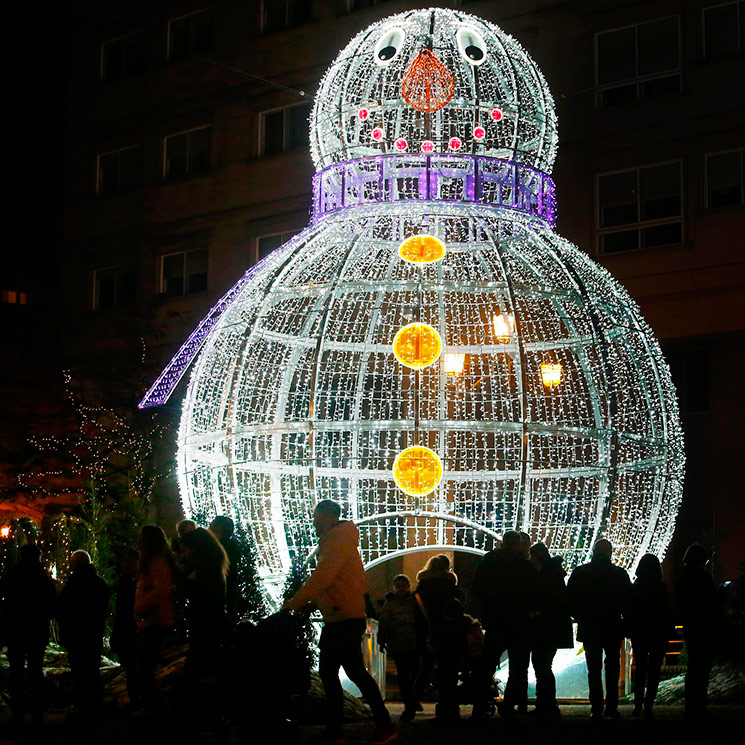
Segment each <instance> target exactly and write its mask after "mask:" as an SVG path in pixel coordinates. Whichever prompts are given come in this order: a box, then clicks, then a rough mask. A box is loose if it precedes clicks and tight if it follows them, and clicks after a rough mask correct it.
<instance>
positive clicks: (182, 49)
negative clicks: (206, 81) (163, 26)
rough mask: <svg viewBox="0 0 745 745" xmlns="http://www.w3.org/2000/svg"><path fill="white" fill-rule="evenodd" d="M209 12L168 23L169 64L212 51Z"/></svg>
mask: <svg viewBox="0 0 745 745" xmlns="http://www.w3.org/2000/svg"><path fill="white" fill-rule="evenodd" d="M212 28H213V19H212V11H211V10H200V11H199V12H197V13H190V14H189V15H188V16H182V17H181V18H173V19H172V20H170V21H168V59H169V60H170V61H171V62H176V61H177V60H180V59H184V58H186V57H190V56H191V55H193V54H202V53H204V52H209V51H210V50H211V49H212Z"/></svg>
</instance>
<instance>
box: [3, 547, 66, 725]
mask: <svg viewBox="0 0 745 745" xmlns="http://www.w3.org/2000/svg"><path fill="white" fill-rule="evenodd" d="M18 553H19V561H18V564H16V566H14V567H13V568H12V569H11V570H10V571H9V572H8V574H7V576H6V577H5V579H4V581H3V582H2V585H0V596H2V619H3V636H4V638H5V641H6V642H7V644H8V665H9V667H10V708H11V711H12V723H13V724H14V725H21V724H22V723H23V711H24V707H25V702H24V698H25V696H24V681H23V678H24V668H25V666H26V665H28V672H29V679H30V681H31V716H32V720H33V722H34V723H35V724H41V723H42V720H43V716H44V652H45V650H46V648H47V644H49V621H50V620H51V619H52V617H53V616H54V604H55V600H56V596H57V589H56V587H55V585H54V580H53V579H52V578H51V577H50V576H49V573H48V572H47V571H46V569H44V567H43V566H42V563H41V561H40V556H41V554H40V551H39V548H38V547H37V546H36V544H34V543H27V544H25V545H24V546H21V548H20V549H19V552H18Z"/></svg>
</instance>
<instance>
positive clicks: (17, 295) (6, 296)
mask: <svg viewBox="0 0 745 745" xmlns="http://www.w3.org/2000/svg"><path fill="white" fill-rule="evenodd" d="M0 298H1V299H2V301H3V302H4V303H8V304H9V305H26V302H27V300H28V297H27V295H26V293H25V292H18V291H17V290H3V291H2V292H1V293H0Z"/></svg>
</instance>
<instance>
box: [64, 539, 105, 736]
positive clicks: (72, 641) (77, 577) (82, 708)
mask: <svg viewBox="0 0 745 745" xmlns="http://www.w3.org/2000/svg"><path fill="white" fill-rule="evenodd" d="M70 568H71V569H72V573H71V574H70V577H69V578H68V580H67V582H65V585H64V587H63V588H62V591H61V592H60V595H59V598H58V600H57V621H58V622H59V629H60V642H61V644H62V646H63V647H65V649H66V650H67V660H68V662H69V663H70V672H71V674H72V680H73V685H74V687H75V715H74V717H73V718H74V719H79V720H80V723H90V722H91V721H92V720H93V719H95V718H97V717H98V716H99V715H100V711H101V705H102V693H103V691H102V686H101V655H102V654H103V636H104V632H105V630H106V629H105V625H106V615H107V613H108V607H109V595H110V590H109V587H108V585H107V584H106V582H104V580H103V579H102V578H101V577H99V576H98V573H97V572H96V568H95V567H94V566H93V564H92V563H91V557H90V554H88V552H87V551H82V550H78V551H75V552H73V554H72V556H71V557H70Z"/></svg>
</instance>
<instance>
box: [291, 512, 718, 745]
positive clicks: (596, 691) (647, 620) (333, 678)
mask: <svg viewBox="0 0 745 745" xmlns="http://www.w3.org/2000/svg"><path fill="white" fill-rule="evenodd" d="M314 525H315V528H316V533H317V534H318V536H319V546H318V563H317V566H316V569H315V571H314V572H313V574H312V575H311V577H310V578H309V580H308V581H307V582H306V584H305V585H304V586H303V587H302V588H301V589H300V590H299V591H298V592H297V593H296V595H295V596H293V597H292V598H290V599H289V600H287V601H286V602H285V605H284V607H285V608H286V609H289V610H301V609H302V608H303V607H304V606H305V605H306V604H307V603H309V602H310V601H313V602H315V603H316V605H317V607H318V608H319V609H320V611H321V613H322V615H323V620H324V627H323V632H322V634H321V639H320V644H319V648H320V674H321V679H322V682H323V685H324V689H325V691H326V697H327V706H328V712H327V736H326V741H327V742H329V743H340V742H343V741H344V739H343V733H342V728H341V713H342V703H341V685H340V683H339V669H340V668H341V667H343V668H344V671H345V673H346V675H347V677H348V678H349V679H350V680H351V681H352V682H353V683H355V684H356V685H357V687H358V688H359V690H360V691H361V692H362V694H363V696H364V698H365V699H366V700H367V702H368V704H369V705H370V708H371V711H372V713H373V716H374V718H375V722H376V729H375V733H374V735H373V739H372V742H376V743H384V742H388V741H389V740H391V739H393V738H394V737H395V736H396V728H395V726H394V725H393V724H392V723H391V719H390V716H389V713H388V711H387V710H386V707H385V705H384V703H383V700H382V697H381V694H380V691H379V690H378V687H377V685H376V683H375V681H374V679H373V678H372V676H371V675H370V674H369V673H368V672H367V670H365V667H364V665H363V661H362V652H361V641H362V635H363V633H364V631H365V615H366V610H365V599H364V595H365V586H366V585H365V577H364V568H363V566H362V561H361V559H360V555H359V551H358V545H357V544H358V540H359V533H358V531H357V528H356V526H355V525H354V524H353V523H352V522H351V521H347V520H342V519H341V507H340V505H338V504H337V503H335V502H333V501H330V500H324V501H322V502H319V503H318V504H317V505H316V508H315V511H314ZM709 558H710V557H709V554H708V552H707V551H706V549H705V548H704V547H703V546H701V545H699V544H694V545H693V546H691V547H690V548H689V549H688V551H687V552H686V554H685V557H684V559H683V569H682V572H681V575H680V580H679V583H678V586H677V592H676V595H677V599H678V602H679V604H680V609H679V613H680V618H681V621H682V624H683V633H684V637H685V641H686V645H687V651H688V672H687V674H686V686H685V713H686V715H687V716H689V717H691V718H704V717H705V716H706V713H707V712H706V691H707V684H708V678H709V674H710V672H711V667H712V663H713V650H714V644H715V639H716V637H717V633H718V625H719V624H720V622H721V605H720V601H719V597H718V594H717V590H716V588H715V586H714V582H713V580H712V577H711V574H710V573H709V571H708V569H707V564H708V562H709ZM565 577H566V572H565V571H564V569H563V567H562V562H561V559H560V558H559V557H552V556H551V555H550V553H549V551H548V548H547V547H546V546H545V545H544V544H542V543H535V544H533V545H531V541H530V537H529V536H528V535H527V534H525V533H518V532H516V531H511V530H510V531H507V532H505V534H504V536H503V539H502V542H501V545H500V546H499V547H498V548H497V549H495V550H493V551H490V552H488V553H487V554H486V555H485V556H484V557H483V558H482V559H481V561H480V562H479V564H478V565H477V567H476V571H475V574H474V578H473V582H472V583H471V587H470V588H468V591H467V592H466V591H464V589H463V588H461V587H460V586H459V583H458V578H457V576H456V575H455V572H453V570H452V568H451V566H450V560H449V558H448V557H447V555H445V554H440V555H437V556H434V557H432V558H430V559H429V561H428V562H427V565H426V566H425V567H424V568H423V569H422V570H421V571H420V572H419V573H418V574H417V577H416V587H415V589H414V591H412V588H411V581H410V579H409V577H408V576H406V575H404V574H399V575H397V576H396V577H395V578H394V580H393V589H392V591H391V592H390V593H388V595H387V597H386V600H385V603H384V605H383V607H382V609H381V612H380V618H379V632H378V640H379V643H380V645H381V647H382V648H383V649H385V650H387V651H388V652H389V653H390V655H391V656H392V658H393V661H394V664H395V666H396V670H397V677H398V683H399V687H400V693H401V698H402V700H403V702H404V711H403V713H402V714H401V718H400V721H401V722H404V723H405V722H410V721H411V720H412V719H414V717H415V716H416V713H417V712H418V711H421V710H422V706H421V698H422V696H423V693H424V690H425V687H426V686H427V684H428V683H429V682H430V679H431V677H432V673H433V670H435V669H436V670H437V704H436V707H435V716H436V718H437V720H439V721H441V722H443V723H446V724H447V723H452V722H455V721H457V720H459V719H460V705H461V704H462V703H470V704H472V710H471V715H470V719H471V720H473V721H476V722H478V721H479V720H481V719H483V717H485V716H487V715H489V714H491V713H493V709H494V708H496V706H495V695H494V694H495V690H494V688H493V680H494V673H495V670H496V668H497V666H498V665H499V663H500V660H501V658H502V655H503V654H504V653H505V652H507V655H508V665H509V668H508V671H509V672H508V678H507V684H506V686H505V690H504V695H503V697H502V701H501V703H500V704H499V707H498V708H499V714H500V716H501V717H503V718H505V719H511V718H513V717H515V715H516V714H518V713H528V670H529V666H530V665H531V663H532V665H533V670H534V673H535V679H536V691H535V694H536V695H535V709H534V710H533V711H532V712H530V713H531V714H533V715H534V716H539V717H557V716H560V715H561V712H560V709H559V706H558V703H557V699H556V680H555V677H554V673H553V669H552V666H553V660H554V658H555V656H556V653H557V651H558V650H559V649H562V648H571V647H573V646H574V638H573V637H574V634H573V626H572V624H573V622H576V624H577V639H578V641H580V642H581V643H582V644H583V646H584V650H585V658H586V663H587V679H588V688H589V698H590V718H591V719H592V720H598V719H601V718H602V717H608V718H611V719H612V718H618V717H620V716H621V714H620V712H619V709H618V694H619V691H618V688H619V677H620V658H621V647H622V643H623V640H624V639H625V638H630V639H631V643H632V648H633V651H634V657H635V660H636V672H635V677H634V708H633V712H632V714H633V716H635V717H641V716H644V717H646V718H652V716H653V707H654V701H655V698H656V695H657V689H658V685H659V681H660V673H661V667H662V664H663V661H664V657H665V652H666V649H667V645H668V643H669V640H670V639H671V638H672V636H673V633H674V628H673V611H672V605H671V601H670V595H669V593H668V588H667V585H666V583H665V582H664V580H663V577H662V569H661V566H660V562H659V560H658V559H657V557H656V556H654V555H652V554H646V555H645V556H644V557H643V558H642V559H641V561H640V562H639V564H638V568H637V572H636V579H635V582H634V583H633V584H632V582H631V580H630V578H629V575H628V574H627V572H626V571H625V570H624V569H623V568H621V567H619V566H617V565H615V564H613V562H612V546H611V544H610V542H609V541H607V540H605V539H601V540H598V541H597V543H596V544H595V545H594V547H593V552H592V558H591V560H590V562H589V563H587V564H584V565H582V566H579V567H577V568H576V569H574V571H573V572H572V573H571V576H570V577H569V579H568V581H565ZM466 608H467V609H468V610H469V611H470V613H471V614H468V613H466V612H465V609H466ZM603 670H604V671H605V686H603ZM464 696H467V699H468V700H467V701H465V700H463V697H464Z"/></svg>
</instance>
